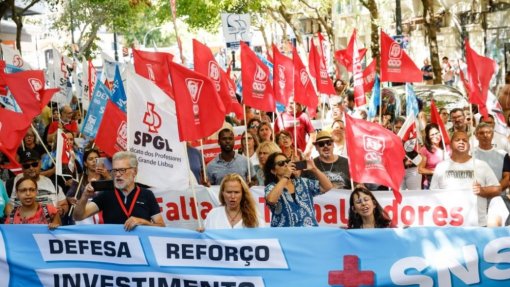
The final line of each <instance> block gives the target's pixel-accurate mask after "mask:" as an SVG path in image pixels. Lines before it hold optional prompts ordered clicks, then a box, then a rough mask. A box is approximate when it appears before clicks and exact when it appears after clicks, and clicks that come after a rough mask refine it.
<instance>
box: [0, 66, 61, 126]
mask: <svg viewBox="0 0 510 287" xmlns="http://www.w3.org/2000/svg"><path fill="white" fill-rule="evenodd" d="M0 78H3V81H5V83H6V84H7V87H9V90H10V91H11V93H12V95H13V97H14V99H15V100H16V102H17V103H18V105H19V106H20V108H21V110H22V111H23V113H24V114H25V115H26V116H27V117H29V118H32V117H35V116H37V115H39V114H40V113H41V111H42V109H43V108H44V107H45V106H46V105H47V104H48V103H49V102H50V100H51V98H52V97H53V94H55V93H56V92H58V91H59V90H60V89H58V88H57V89H48V90H46V89H44V83H45V79H44V71H42V70H27V71H22V72H18V73H13V74H7V73H5V72H4V70H3V69H2V70H1V71H0Z"/></svg>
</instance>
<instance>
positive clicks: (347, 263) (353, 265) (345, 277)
mask: <svg viewBox="0 0 510 287" xmlns="http://www.w3.org/2000/svg"><path fill="white" fill-rule="evenodd" d="M358 261H359V260H358V256H356V255H345V256H344V270H343V271H329V276H328V284H329V285H330V286H338V285H342V286H344V287H358V286H363V285H364V286H374V277H375V274H374V271H360V270H359V262H358Z"/></svg>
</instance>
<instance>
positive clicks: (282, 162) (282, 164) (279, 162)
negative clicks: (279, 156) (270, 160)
mask: <svg viewBox="0 0 510 287" xmlns="http://www.w3.org/2000/svg"><path fill="white" fill-rule="evenodd" d="M289 162H290V159H286V160H280V161H277V162H275V164H276V165H277V166H280V167H281V166H284V165H286V164H288V163H289Z"/></svg>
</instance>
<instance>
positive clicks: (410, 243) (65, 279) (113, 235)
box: [0, 225, 510, 287]
mask: <svg viewBox="0 0 510 287" xmlns="http://www.w3.org/2000/svg"><path fill="white" fill-rule="evenodd" d="M0 235H1V236H0V278H1V280H0V287H3V286H5V287H8V286H56V287H70V286H180V287H184V286H236V287H249V286H266V287H272V286H275V287H276V286H278V287H281V286H293V287H294V286H298V287H299V286H303V287H311V286H314V287H315V286H319V287H320V286H396V285H399V286H466V285H476V286H509V284H510V256H509V255H510V229H508V228H493V229H490V228H408V229H370V230H343V229H338V228H323V227H318V228H259V229H244V230H206V232H204V233H199V232H195V231H189V230H184V229H173V228H155V227H137V228H136V229H135V230H134V231H132V232H125V231H124V230H123V226H122V225H100V226H90V225H81V226H67V227H60V228H58V229H56V230H54V231H49V230H48V228H47V226H44V225H0Z"/></svg>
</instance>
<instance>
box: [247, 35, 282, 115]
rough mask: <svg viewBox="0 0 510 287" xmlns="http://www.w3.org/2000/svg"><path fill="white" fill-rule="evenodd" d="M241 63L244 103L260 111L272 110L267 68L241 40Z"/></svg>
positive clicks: (271, 94)
mask: <svg viewBox="0 0 510 287" xmlns="http://www.w3.org/2000/svg"><path fill="white" fill-rule="evenodd" d="M241 65H242V67H243V68H242V69H241V81H242V84H243V102H244V104H245V105H247V106H250V107H252V108H255V109H258V110H261V111H266V112H272V111H274V110H275V108H276V105H275V99H274V94H273V86H272V85H271V81H270V79H269V68H268V67H267V66H266V65H265V64H264V63H263V62H262V61H261V60H260V59H259V58H258V57H257V55H256V54H255V53H254V52H253V51H252V50H251V49H250V47H248V45H246V43H244V42H242V41H241Z"/></svg>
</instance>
